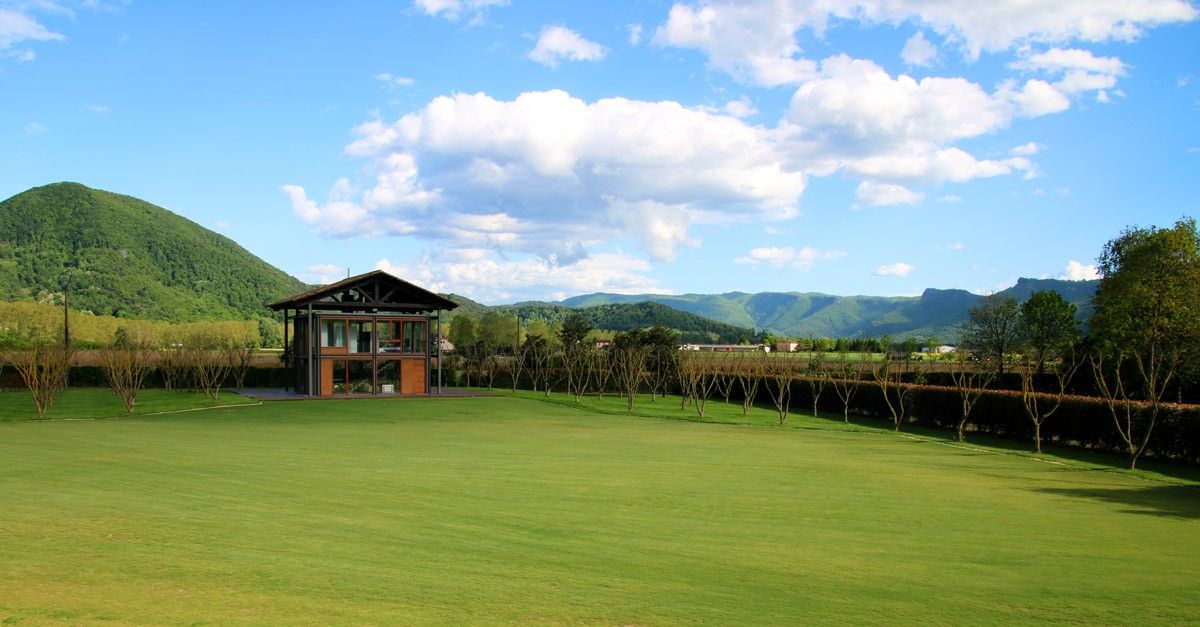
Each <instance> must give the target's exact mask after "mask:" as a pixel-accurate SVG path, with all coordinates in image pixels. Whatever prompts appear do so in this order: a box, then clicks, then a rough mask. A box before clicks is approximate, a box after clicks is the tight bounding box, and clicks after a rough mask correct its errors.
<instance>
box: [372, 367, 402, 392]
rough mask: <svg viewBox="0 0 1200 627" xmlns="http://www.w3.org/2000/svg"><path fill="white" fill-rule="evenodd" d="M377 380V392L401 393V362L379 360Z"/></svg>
mask: <svg viewBox="0 0 1200 627" xmlns="http://www.w3.org/2000/svg"><path fill="white" fill-rule="evenodd" d="M375 380H376V381H377V383H376V386H377V387H376V389H375V392H376V393H377V394H399V393H400V362H399V361H396V360H389V361H381V362H379V371H378V376H376V378H375Z"/></svg>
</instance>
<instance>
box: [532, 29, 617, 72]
mask: <svg viewBox="0 0 1200 627" xmlns="http://www.w3.org/2000/svg"><path fill="white" fill-rule="evenodd" d="M607 54H608V51H607V50H605V49H604V46H601V45H600V44H598V43H596V42H594V41H589V40H587V39H584V38H583V36H582V35H580V34H579V33H577V32H575V31H573V30H571V29H569V28H567V27H565V26H545V27H543V28H542V33H541V35H539V36H538V40H537V43H536V44H535V45H534V46H533V50H530V51H529V55H528V56H529V58H530V59H532V60H534V61H536V62H538V63H541V64H542V65H544V66H546V67H549V68H556V67H558V64H559V62H560V61H599V60H601V59H603V58H604V57H605V55H607Z"/></svg>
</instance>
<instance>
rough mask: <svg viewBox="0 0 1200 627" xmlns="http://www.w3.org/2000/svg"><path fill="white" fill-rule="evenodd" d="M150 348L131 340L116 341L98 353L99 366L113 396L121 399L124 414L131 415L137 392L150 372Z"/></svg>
mask: <svg viewBox="0 0 1200 627" xmlns="http://www.w3.org/2000/svg"><path fill="white" fill-rule="evenodd" d="M150 355H151V352H150V348H149V347H148V346H146V344H144V343H142V342H140V341H137V340H131V339H127V338H126V339H124V340H123V341H118V342H117V343H116V344H114V345H113V346H110V347H108V348H105V349H103V350H101V351H100V366H101V368H103V369H104V376H105V378H106V379H108V387H109V389H111V390H112V392H113V394H116V395H117V396H119V397H121V402H122V403H124V405H125V413H127V414H132V413H133V406H134V404H135V403H136V402H137V395H138V392H140V391H141V390H142V385H143V384H144V383H145V381H146V375H147V374H149V372H150Z"/></svg>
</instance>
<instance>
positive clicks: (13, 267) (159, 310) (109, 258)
mask: <svg viewBox="0 0 1200 627" xmlns="http://www.w3.org/2000/svg"><path fill="white" fill-rule="evenodd" d="M64 284H66V285H67V286H68V287H69V288H70V289H69V291H70V302H71V307H72V308H73V309H79V310H87V311H91V312H93V313H96V314H107V315H115V316H120V317H126V318H146V319H154V320H170V321H184V320H217V319H233V318H250V317H256V316H266V315H269V311H268V310H267V309H266V307H265V306H264V305H265V304H266V303H268V302H271V301H273V300H276V299H278V298H281V297H283V296H287V295H289V294H294V293H296V292H299V291H302V290H304V289H306V286H305V285H304V284H303V283H301V282H300V281H299V280H297V279H295V278H293V277H291V276H289V275H288V274H286V273H285V272H283V271H282V270H279V269H278V268H275V267H274V266H271V265H270V264H268V263H267V262H265V261H263V260H262V259H259V258H258V257H255V256H254V255H253V254H251V253H250V252H248V251H247V250H246V249H244V248H242V247H241V246H239V245H238V244H237V243H236V242H234V241H233V240H231V239H229V238H227V237H225V236H223V235H219V234H217V233H214V232H212V231H210V230H208V229H206V228H204V227H202V226H200V225H198V224H196V223H194V222H192V221H190V220H187V219H186V218H183V217H181V216H178V215H176V214H174V213H171V212H170V211H168V210H166V209H163V208H162V207H158V206H155V205H152V204H150V203H148V202H145V201H142V200H138V199H137V198H132V197H130V196H122V195H120V194H113V193H110V192H105V191H101V190H96V189H91V188H89V187H86V186H84V185H80V184H78V183H55V184H53V185H46V186H44V187H36V188H33V189H31V190H29V191H26V192H23V193H21V194H18V195H16V196H13V197H12V198H9V199H8V200H5V201H3V202H0V299H3V300H29V299H36V300H43V301H44V300H54V299H56V298H57V297H58V295H59V294H61V293H62V291H63V285H64Z"/></svg>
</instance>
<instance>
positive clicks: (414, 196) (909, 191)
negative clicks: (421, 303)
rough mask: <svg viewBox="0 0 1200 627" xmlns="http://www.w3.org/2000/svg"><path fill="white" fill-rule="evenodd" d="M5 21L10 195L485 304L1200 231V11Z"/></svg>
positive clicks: (926, 281) (854, 289) (906, 1)
mask: <svg viewBox="0 0 1200 627" xmlns="http://www.w3.org/2000/svg"><path fill="white" fill-rule="evenodd" d="M1027 4H1028V3H1027V2H1024V1H1019V0H995V1H993V2H989V3H977V2H973V1H965V0H945V1H942V2H936V1H920V2H918V1H916V0H888V1H884V0H853V1H850V0H847V1H844V2H842V1H839V2H830V1H819V0H808V1H805V2H785V1H776V2H761V3H749V2H701V1H696V0H681V1H679V2H657V1H652V0H640V1H632V2H605V3H565V2H529V1H524V0H511V1H509V2H504V1H497V0H417V1H416V2H402V1H396V2H354V3H317V2H287V3H282V2H281V3H271V2H250V3H248V2H223V1H210V2H203V3H200V2H194V3H184V2H144V1H137V0H134V1H131V2H122V1H114V0H94V1H89V2H69V1H66V0H63V1H59V2H55V1H50V0H40V1H38V0H31V1H27V2H21V1H17V2H11V1H7V0H0V146H2V149H0V197H8V196H10V195H12V194H16V193H19V192H21V191H23V190H25V189H28V188H30V187H33V186H37V185H43V184H46V183H50V182H55V181H62V180H71V181H78V182H81V183H84V184H86V185H90V186H93V187H98V188H101V189H107V190H110V191H115V192H119V193H123V194H129V195H132V196H137V197H139V198H143V199H146V200H149V201H151V202H154V203H156V204H158V205H161V206H164V207H167V208H169V209H171V210H173V211H176V212H177V213H180V214H182V215H184V216H186V217H188V218H190V219H192V220H194V221H195V222H197V223H199V224H201V225H203V226H206V227H208V228H212V229H214V230H217V231H219V232H221V233H224V234H225V235H228V236H229V237H231V238H233V239H234V240H236V241H238V242H239V243H240V244H242V245H243V246H245V247H246V248H247V249H249V250H250V251H251V252H253V253H255V254H257V255H259V256H261V257H263V258H264V259H266V260H267V261H269V262H270V263H272V264H274V265H276V266H278V267H280V268H282V269H284V270H286V271H288V272H290V273H292V274H295V275H296V276H298V277H299V278H301V279H302V280H305V281H309V282H320V281H328V280H333V279H336V278H339V277H341V276H344V274H345V272H346V269H347V268H348V269H349V270H350V271H352V272H355V273H358V272H365V271H367V270H371V269H373V268H377V267H379V268H385V269H389V270H391V271H393V272H395V273H397V274H399V275H401V276H404V277H405V278H408V279H410V280H412V281H414V282H417V283H420V284H423V285H425V286H427V287H431V288H434V289H437V290H442V291H453V292H458V293H462V294H466V295H468V296H471V297H473V298H476V299H478V300H481V301H483V302H488V303H499V302H511V301H515V300H523V299H529V298H538V299H551V298H562V297H565V296H570V295H574V294H580V293H587V292H594V291H611V292H625V293H643V292H673V293H683V292H705V293H709V292H726V291H751V292H752V291H764V290H773V291H815V292H826V293H834V294H879V295H902V294H917V293H919V292H920V291H921V290H922V289H924V288H926V287H940V288H964V289H969V290H972V291H977V292H986V291H992V290H998V289H1002V288H1003V287H1005V286H1007V285H1011V284H1012V283H1013V282H1015V280H1016V279H1017V278H1018V277H1022V276H1026V277H1043V276H1046V277H1071V278H1085V277H1088V276H1090V273H1091V272H1092V271H1093V269H1092V268H1089V266H1091V265H1092V264H1094V263H1095V258H1096V256H1097V255H1098V254H1099V252H1100V249H1101V247H1102V246H1103V245H1104V243H1105V242H1106V241H1107V240H1109V239H1111V238H1112V237H1113V236H1115V235H1117V234H1118V233H1119V232H1120V230H1121V229H1122V228H1124V227H1125V226H1128V225H1143V226H1145V225H1151V224H1158V225H1167V224H1170V223H1171V222H1173V221H1174V220H1176V219H1178V218H1180V217H1182V216H1196V215H1197V213H1198V211H1197V209H1198V207H1200V200H1197V199H1198V198H1200V182H1198V181H1200V176H1198V175H1200V10H1198V8H1197V7H1196V6H1195V5H1194V4H1191V3H1189V2H1187V1H1184V0H1054V1H1050V0H1046V1H1044V2H1042V3H1040V4H1039V6H1038V10H1037V11H1030V10H1028V9H1026V8H1022V7H1023V5H1027Z"/></svg>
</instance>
